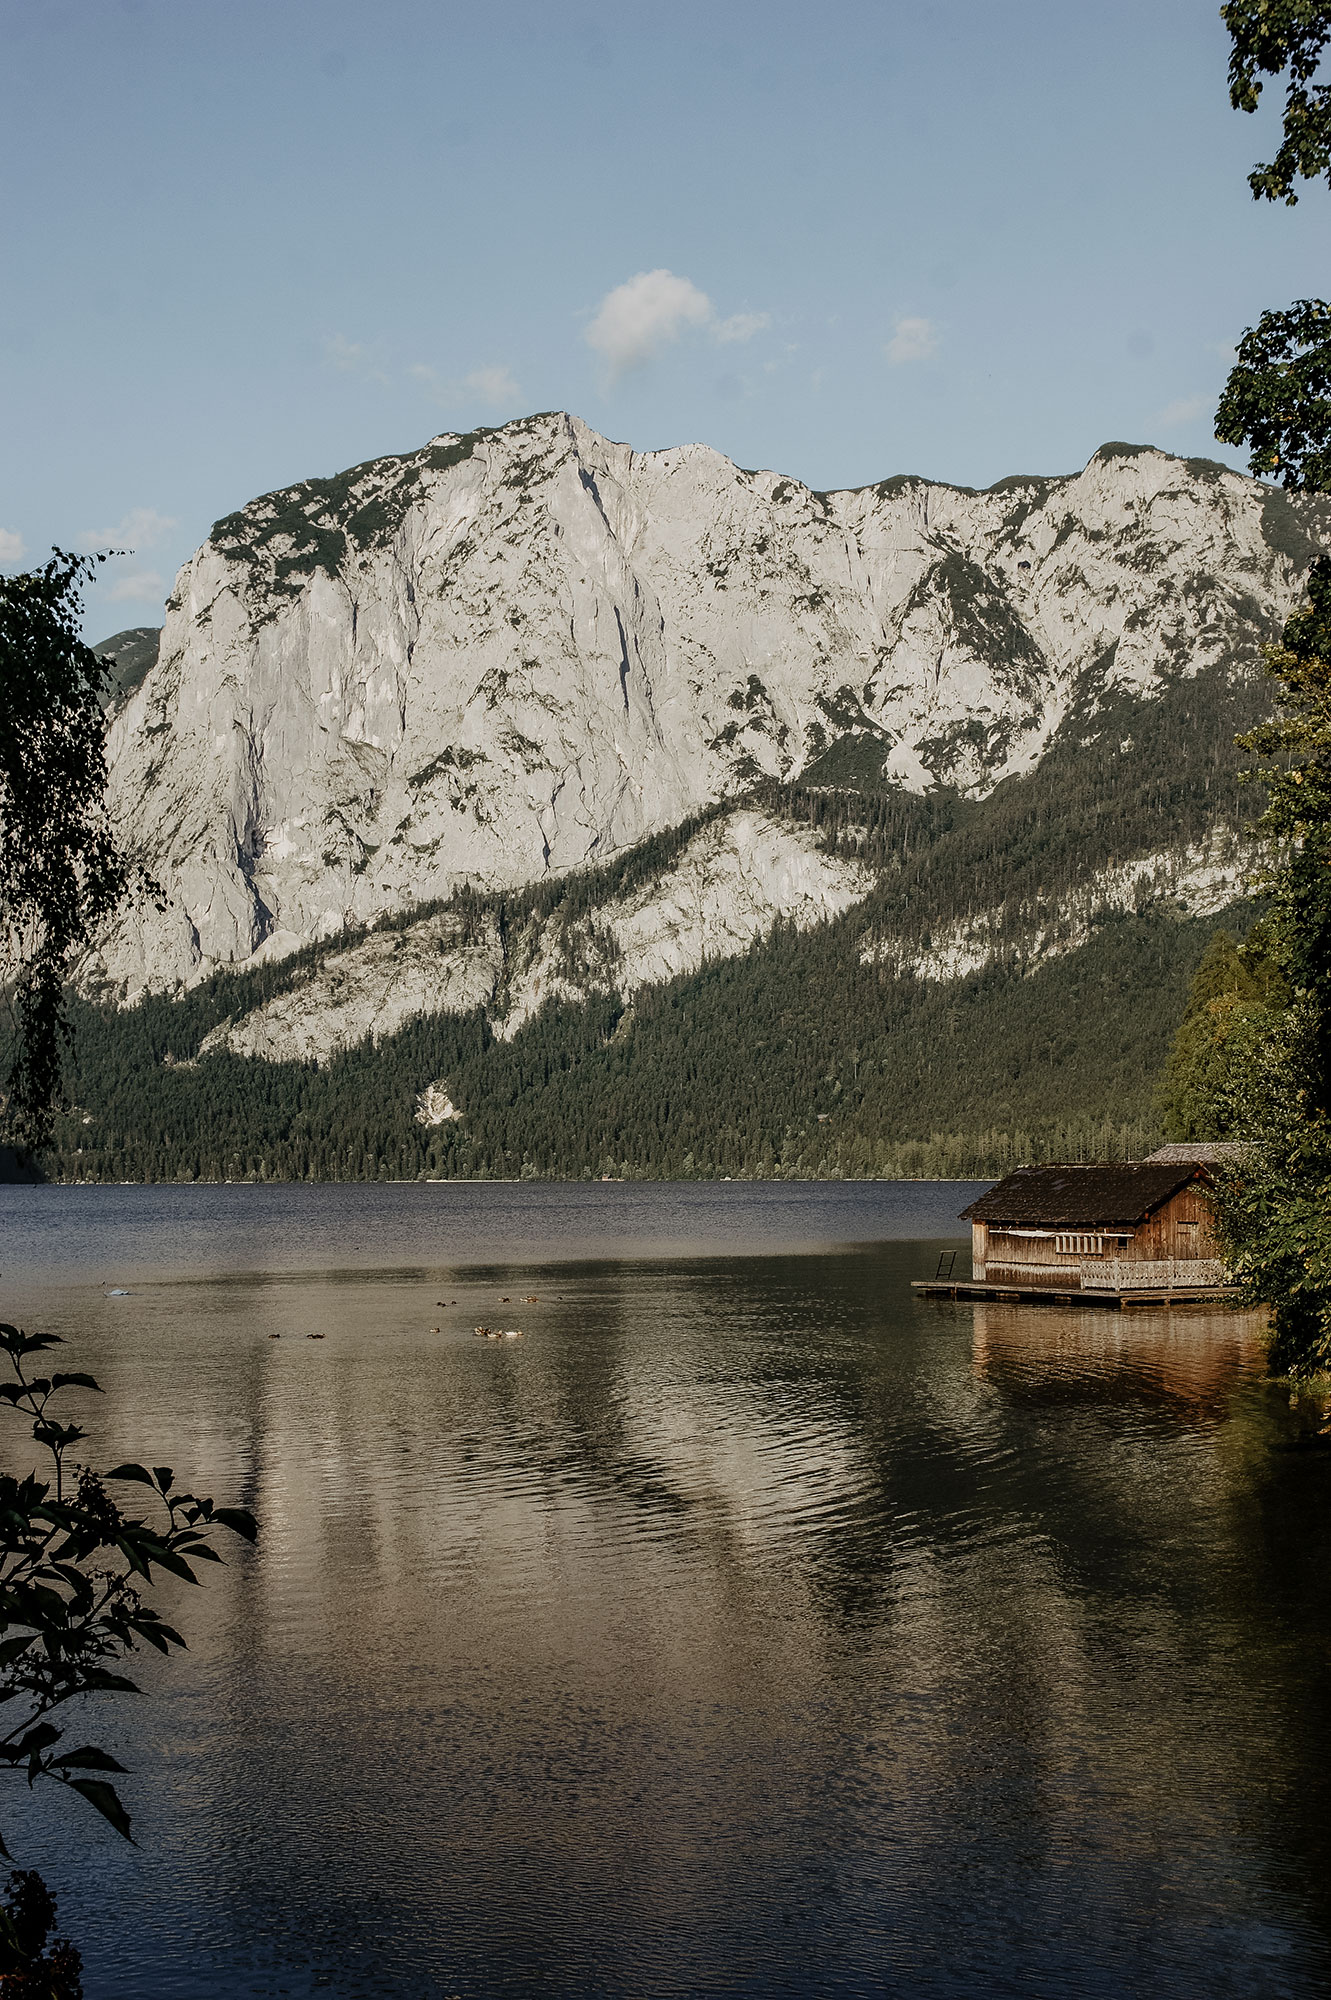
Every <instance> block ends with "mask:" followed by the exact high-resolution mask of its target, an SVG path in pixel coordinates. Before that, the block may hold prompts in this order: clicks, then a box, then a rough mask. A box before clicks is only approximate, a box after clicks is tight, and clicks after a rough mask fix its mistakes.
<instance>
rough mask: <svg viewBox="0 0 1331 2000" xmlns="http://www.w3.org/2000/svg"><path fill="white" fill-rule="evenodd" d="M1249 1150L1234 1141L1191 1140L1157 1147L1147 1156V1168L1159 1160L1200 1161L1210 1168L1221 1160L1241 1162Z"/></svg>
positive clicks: (1172, 1161)
mask: <svg viewBox="0 0 1331 2000" xmlns="http://www.w3.org/2000/svg"><path fill="white" fill-rule="evenodd" d="M1247 1150H1248V1148H1247V1147H1246V1146H1244V1145H1241V1144H1239V1142H1238V1141H1237V1140H1233V1139H1200V1140H1193V1139H1189V1140H1187V1141H1186V1142H1185V1143H1183V1144H1181V1145H1173V1146H1157V1147H1156V1149H1155V1151H1154V1152H1153V1153H1148V1154H1147V1155H1146V1164H1147V1166H1154V1165H1155V1163H1156V1161H1157V1160H1167V1161H1168V1162H1169V1163H1170V1164H1171V1165H1173V1163H1174V1162H1175V1161H1182V1160H1199V1161H1200V1162H1201V1164H1202V1165H1203V1166H1210V1165H1212V1164H1214V1163H1216V1162H1219V1161H1221V1160H1241V1159H1242V1158H1243V1155H1244V1154H1245V1153H1246V1152H1247Z"/></svg>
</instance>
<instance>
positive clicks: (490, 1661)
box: [0, 1183, 1331, 2000]
mask: <svg viewBox="0 0 1331 2000" xmlns="http://www.w3.org/2000/svg"><path fill="white" fill-rule="evenodd" d="M974 1192H976V1190H975V1189H972V1188H969V1187H966V1186H962V1185H958V1184H955V1183H953V1184H943V1185H939V1184H932V1185H928V1184H924V1185H921V1184H912V1185H906V1186H891V1185H883V1184H877V1185H859V1186H844V1185H814V1186H790V1185H777V1186H773V1185H763V1186H752V1185H747V1184H731V1185H721V1186H715V1185H709V1186H698V1185H691V1186H688V1187H671V1186H660V1185H650V1184H648V1185H643V1184H637V1185H630V1186H623V1185H610V1186H600V1185H597V1186H591V1187H587V1186H582V1187H578V1186H573V1187H552V1186H540V1185H533V1186H522V1187H514V1186H496V1187H475V1186H473V1187H458V1186H432V1187H431V1186H425V1187H422V1186H414V1185H413V1186H403V1187H392V1186H390V1187H368V1188H351V1187H327V1188H307V1187H289V1188H256V1187H236V1188H216V1187H214V1188H189V1189H176V1188H164V1189H149V1188H86V1189H76V1188H66V1189H60V1188H51V1189H40V1188H39V1189H21V1188H20V1189H0V1271H2V1272H3V1277H2V1278H0V1307H2V1309H3V1312H4V1316H5V1317H8V1318H19V1319H21V1320H22V1322H23V1323H24V1324H25V1325H27V1326H28V1327H29V1329H30V1330H35V1329H36V1328H38V1327H41V1328H44V1329H47V1330H50V1331H53V1332H57V1333H60V1334H62V1335H64V1336H65V1338H66V1339H67V1340H68V1342H69V1344H70V1345H69V1350H68V1351H67V1354H66V1356H64V1357H62V1358H63V1359H65V1360H66V1361H67V1363H68V1365H70V1366H73V1367H83V1368H89V1369H91V1370H92V1371H93V1372H94V1373H95V1374H96V1375H97V1376H98V1377H99V1378H100V1380H101V1382H102V1384H103V1386H104V1388H105V1390H106V1392H107V1393H106V1394H105V1396H103V1397H102V1398H96V1397H91V1396H86V1397H83V1398H82V1402H81V1414H82V1413H84V1412H85V1411H86V1419H87V1420H89V1421H90V1422H91V1423H93V1424H94V1425H95V1434H94V1440H93V1443H94V1446H95V1449H94V1450H93V1451H92V1452H91V1453H90V1456H91V1457H92V1458H93V1461H94V1462H95V1463H102V1464H112V1463H114V1462H115V1461H116V1460H117V1459H119V1458H124V1457H131V1458H150V1459H152V1460H154V1461H160V1459H161V1458H162V1457H164V1456H165V1457H167V1458H168V1459H169V1460H170V1462H171V1463H172V1464H173V1465H174V1466H175V1467H176V1468H177V1473H178V1476H179V1477H181V1478H182V1479H184V1480H185V1482H186V1483H188V1484H190V1485H193V1486H195V1487H196V1489H198V1490H202V1491H206V1492H211V1493H212V1494H213V1495H214V1497H215V1498H218V1499H219V1500H220V1499H225V1500H227V1501H232V1502H240V1503H243V1504H246V1505H248V1506H251V1507H252V1508H253V1509H254V1510H255V1512H256V1513H257V1514H258V1516H259V1517H260V1520H261V1523H262V1536H261V1540H260V1543H259V1546H258V1548H257V1550H254V1551H249V1550H242V1549H239V1547H238V1545H237V1548H236V1550H235V1551H234V1552H233V1551H232V1550H228V1551H227V1553H228V1565H227V1567H226V1568H225V1569H223V1570H218V1571H216V1572H212V1573H210V1575H209V1581H208V1587H207V1588H206V1589H205V1590H200V1591H193V1592H191V1591H187V1590H186V1589H184V1588H183V1587H179V1588H175V1587H173V1589H172V1590H171V1591H170V1592H169V1593H166V1594H165V1597H166V1602H165V1604H164V1607H163V1608H164V1609H167V1610H168V1611H169V1612H171V1613H174V1614H175V1615H177V1616H178V1617H179V1619H180V1621H181V1622H182V1624H183V1625H184V1626H185V1629H186V1632H187V1635H188V1636H189V1638H190V1641H191V1650H190V1652H189V1654H188V1655H186V1656H184V1657H183V1658H179V1659H176V1660H173V1661H172V1662H171V1663H170V1664H169V1665H163V1664H161V1663H158V1662H156V1661H155V1660H149V1661H148V1662H146V1663H145V1668H144V1672H143V1675H142V1678H143V1679H144V1681H145V1684H146V1685H147V1687H148V1689H149V1692H148V1694H147V1695H146V1696H145V1698H144V1699H143V1700H142V1701H140V1702H138V1703H134V1702H131V1701H130V1700H128V1699H123V1700H121V1701H120V1702H119V1703H118V1704H117V1703H115V1702H114V1701H112V1702H108V1703H106V1704H105V1710H104V1712H105V1715H106V1718H107V1719H106V1721H105V1722H102V1721H100V1720H99V1722H98V1724H97V1733H98V1739H99V1740H103V1741H106V1742H108V1743H109V1744H110V1745H111V1747H113V1748H115V1749H117V1750H118V1751H119V1754H121V1756H122V1757H123V1760H124V1762H126V1763H127V1764H129V1765H131V1766H132V1767H133V1769H134V1771H135V1775H134V1776H133V1777H132V1778H131V1779H129V1780H127V1781H126V1783H125V1794H126V1798H127V1801H128V1802H129V1803H130V1805H131V1808H132V1810H133V1812H134V1815H135V1823H136V1830H137V1832H138V1836H139V1840H140V1846H139V1847H138V1848H137V1849H131V1848H128V1847H126V1846H124V1845H123V1844H122V1843H120V1842H119V1841H117V1840H116V1838H115V1836H114V1835H113V1834H111V1833H110V1832H109V1830H108V1831H103V1828H102V1825H101V1822H99V1821H97V1820H96V1819H95V1818H94V1817H93V1815H92V1814H91V1813H90V1812H88V1811H86V1810H85V1809H84V1808H83V1806H82V1805H81V1804H80V1802H78V1801H76V1800H72V1799H63V1798H56V1799H55V1800H53V1801H48V1802H46V1803H45V1804H43V1803H42V1802H41V1799H40V1795H38V1797H37V1798H36V1799H34V1800H30V1799H29V1797H28V1794H27V1793H26V1791H24V1790H23V1789H22V1788H21V1787H17V1788H15V1790H14V1792H13V1793H12V1795H10V1796H9V1798H8V1800H7V1805H6V1815H7V1816H6V1819H5V1823H4V1831H5V1835H6V1838H7V1839H8V1840H9V1842H10V1844H11V1846H12V1847H13V1849H14V1852H15V1854H16V1857H17V1858H18V1860H19V1861H20V1862H21V1863H24V1864H27V1865H35V1866H38V1867H40V1868H41V1869H42V1870H43V1872H44V1873H46V1875H47V1876H48V1879H50V1880H51V1882H52V1883H53V1885H54V1886H55V1887H56V1888H57V1889H58V1891H59V1893H60V1897H61V1917H62V1922H63V1924H64V1925H65V1926H66V1927H67V1928H68V1929H69V1930H70V1931H71V1932H72V1933H73V1934H74V1936H75V1937H76V1938H77V1940H78V1941H79V1943H80V1944H81V1945H82V1947H83V1949H84V1953H85V1959H86V1965H87V1991H88V1995H89V2000H243V1996H265V1997H266V1996H278V1995H292V1996H306V1995H311V1994H315V1993H318V1994H326V1995H331V1996H335V2000H343V1997H344V1996H352V1995H357V1996H359V1995H365V1996H371V1995H373V1996H375V2000H424V1996H447V1995H458V1996H463V2000H485V1996H489V1995H529V1994H537V1993H539V1994H543V1995H544V1994H565V1995H582V1994H588V1995H591V1994H612V1995H621V1994H622V1995H634V1996H637V1995H642V1996H652V1995H687V1994H708V1995H711V1994H718V1995H719V1994H745V1995H783V1994H822V1993H827V1994H866V1995H869V1994H873V1995H878V1994H886V1995H901V1996H912V1997H913V1996H935V1995H937V1996H943V1995H947V1996H967V2000H971V1996H977V1995H981V1996H987V1995H1007V1994H1012V1995H1017V1994H1020V1995H1023V1996H1026V1995H1032V1994H1034V1995H1052V1996H1064V1995H1069V1996H1072V1995H1075V1996H1082V1995H1105V1996H1109V1995H1113V1996H1115V2000H1117V1996H1121V1995H1124V1994H1132V1995H1134V1996H1142V1995H1147V1996H1153V1995H1164V1994H1170V1995H1173V1994H1182V1995H1197V1996H1202V1995H1206V1996H1212V1995H1217V1994H1233V1995H1243V1996H1252V1995H1282V1994H1298V1995H1313V1994H1318V1995H1320V1994H1323V1993H1325V1992H1326V1991H1327V1990H1328V1985H1329V1984H1331V1949H1329V1948H1328V1947H1329V1940H1328V1930H1329V1929H1331V1815H1329V1814H1328V1805H1329V1804H1331V1799H1329V1798H1328V1792H1329V1791H1331V1780H1329V1779H1328V1772H1327V1765H1328V1758H1327V1751H1326V1718H1327V1715H1328V1709H1329V1699H1331V1590H1329V1588H1328V1564H1327V1557H1326V1551H1327V1549H1328V1546H1331V1461H1328V1460H1327V1459H1324V1458H1323V1457H1322V1456H1321V1455H1320V1454H1318V1453H1315V1452H1301V1451H1292V1450H1290V1449H1289V1448H1288V1447H1289V1445H1290V1442H1291V1440H1292V1436H1293V1433H1294V1430H1295V1427H1296V1425H1297V1424H1298V1423H1299V1422H1300V1421H1302V1419H1301V1418H1300V1416H1299V1415H1298V1414H1297V1413H1295V1412H1292V1411H1291V1410H1290V1408H1289V1406H1288V1402H1287V1399H1286V1398H1284V1397H1283V1396H1281V1395H1280V1394H1279V1393H1278V1392H1277V1391H1275V1390H1273V1389H1272V1388H1270V1387H1268V1386H1267V1385H1265V1384H1264V1383H1263V1382H1262V1380H1261V1377H1260V1355H1259V1351H1258V1348H1257V1344H1256V1336H1255V1329H1254V1327H1253V1325H1252V1323H1251V1322H1250V1321H1249V1320H1248V1319H1245V1318H1242V1317H1237V1316H1228V1315H1224V1314H1219V1313H1211V1312H1196V1311H1190V1312H1178V1313H1175V1314H1174V1315H1173V1316H1169V1315H1165V1314H1156V1313H1150V1314H1145V1313H1144V1314H1128V1315H1122V1316H1120V1315H1117V1314H1111V1313H1106V1312H1097V1311H1093V1310H1092V1311H1086V1312H1079V1311H1070V1310H1069V1311H1063V1310H1059V1309H1055V1308H1035V1309H1031V1308H1021V1307H1016V1306H1005V1307H994V1306H990V1307H978V1306H969V1305H961V1304H953V1303H950V1302H936V1301H920V1300H918V1299H916V1298H914V1297H913V1296H912V1294H911V1293H910V1291H909V1281H910V1279H911V1278H912V1277H917V1276H920V1275H931V1274H932V1271H933V1269H934V1266H935V1264H936V1261H937V1255H938V1251H939V1248H940V1247H941V1246H942V1245H943V1244H944V1243H946V1244H948V1245H949V1246H951V1245H955V1244H956V1243H957V1242H959V1241H960V1239H961V1225H959V1224H958V1223H957V1222H956V1221H955V1219H954V1218H955V1215H956V1211H957V1210H958V1209H959V1208H960V1207H961V1206H962V1205H963V1203H964V1202H965V1201H967V1200H968V1199H970V1197H971V1195H972V1194H973V1193H974ZM965 1265H966V1253H965V1252H964V1251H963V1253H962V1255H961V1256H960V1257H959V1259H958V1267H957V1268H958V1273H959V1274H960V1273H961V1271H962V1270H963V1269H964V1268H965ZM113 1288H123V1289H124V1290H125V1291H126V1292H127V1293H128V1296H125V1297H108V1296H106V1293H107V1292H108V1291H110V1290H111V1289H113ZM529 1294H535V1299H534V1301H533V1300H530V1299H529V1298H528V1295H529ZM505 1299H506V1300H507V1301H508V1302H507V1303H504V1302H503V1301H504V1300H505ZM437 1301H446V1302H447V1303H444V1304H439V1303H436V1302H437ZM478 1322H485V1323H487V1324H489V1325H491V1326H519V1327H522V1328H523V1329H524V1338H523V1339H522V1340H521V1341H510V1342H504V1343H494V1342H489V1341H483V1340H477V1339H475V1338H474V1335H473V1328H474V1327H475V1325H476V1324H477V1323H478ZM434 1328H437V1329H438V1331H437V1332H436V1331H432V1329H434ZM313 1332H317V1333H322V1334H325V1335H326V1336H327V1337H326V1339H324V1340H322V1341H319V1342H314V1341H310V1340H308V1339H306V1338H305V1336H306V1335H307V1334H309V1333H313ZM274 1334H280V1336H281V1338H280V1340H276V1339H273V1338H271V1336H272V1335H274ZM71 1407H72V1399H71ZM11 1449H12V1448H11ZM11 1462H13V1461H12V1455H11ZM127 1490H128V1489H127Z"/></svg>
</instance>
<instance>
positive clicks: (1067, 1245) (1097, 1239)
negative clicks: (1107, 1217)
mask: <svg viewBox="0 0 1331 2000" xmlns="http://www.w3.org/2000/svg"><path fill="white" fill-rule="evenodd" d="M1054 1249H1055V1251H1056V1252H1057V1253H1058V1255H1059V1256H1061V1257H1103V1256H1104V1254H1105V1239H1104V1237H1103V1236H1078V1235H1058V1236H1055V1238H1054Z"/></svg>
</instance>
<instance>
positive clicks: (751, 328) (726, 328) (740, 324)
mask: <svg viewBox="0 0 1331 2000" xmlns="http://www.w3.org/2000/svg"><path fill="white" fill-rule="evenodd" d="M771 324H772V315H771V314H770V313H733V314H732V315H731V317H730V318H729V319H723V320H721V321H719V322H718V324H717V325H716V326H715V327H714V328H713V329H712V339H713V340H719V341H720V342H721V344H722V346H723V347H724V346H727V345H728V344H729V343H730V342H731V341H732V340H752V339H753V336H754V334H755V333H761V332H762V331H763V328H764V327H768V326H770V325H771Z"/></svg>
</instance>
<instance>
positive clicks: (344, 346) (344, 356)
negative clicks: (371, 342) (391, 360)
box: [323, 333, 391, 389]
mask: <svg viewBox="0 0 1331 2000" xmlns="http://www.w3.org/2000/svg"><path fill="white" fill-rule="evenodd" d="M323 348H324V359H325V361H327V363H328V365H329V367H330V368H336V370H337V372H338V374H339V375H364V376H367V377H368V378H369V380H370V381H371V382H378V383H381V384H382V386H383V387H384V388H385V389H387V388H389V387H391V383H390V379H389V376H388V374H387V372H386V370H385V369H384V367H383V365H382V363H381V362H380V361H377V360H376V358H375V350H374V348H372V347H367V346H366V345H365V344H364V343H363V342H362V341H359V340H348V339H347V337H346V335H345V334H342V333H331V334H329V335H328V336H327V338H326V339H325V341H324V344H323Z"/></svg>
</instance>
